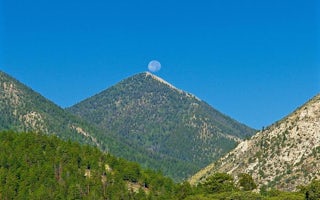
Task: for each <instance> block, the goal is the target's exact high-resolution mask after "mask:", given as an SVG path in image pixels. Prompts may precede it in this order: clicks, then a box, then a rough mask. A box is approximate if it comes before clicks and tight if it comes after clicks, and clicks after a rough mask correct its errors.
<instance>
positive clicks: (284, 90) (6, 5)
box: [0, 0, 320, 129]
mask: <svg viewBox="0 0 320 200" xmlns="http://www.w3.org/2000/svg"><path fill="white" fill-rule="evenodd" d="M0 7H1V8H0V9H1V10H0V24H1V26H0V39H1V40H0V45H1V46H0V69H1V70H3V71H4V72H6V73H8V74H10V75H12V76H14V77H15V78H17V79H18V80H20V81H21V82H23V83H25V84H27V85H28V86H30V87H31V88H33V89H34V90H36V91H38V92H39V93H41V94H43V95H44V96H45V97H47V98H48V99H50V100H52V101H54V102H55V103H57V104H58V105H60V106H62V107H67V106H71V105H73V104H75V103H77V102H79V101H81V100H83V99H85V98H87V97H90V96H92V95H94V94H96V93H98V92H100V91H101V90H103V89H106V88H108V87H110V86H111V85H113V84H115V83H117V82H118V81H120V80H122V79H124V78H126V77H128V76H131V75H134V74H136V73H139V72H143V71H147V65H148V62H149V61H150V60H153V59H156V60H158V61H160V62H161V64H162V68H161V70H160V71H159V72H157V73H156V75H158V76H160V77H162V78H163V79H165V80H167V81H168V82H170V83H172V84H173V85H175V86H176V87H178V88H181V89H183V90H186V91H188V92H191V93H193V94H195V95H196V96H198V97H199V98H201V99H203V100H205V101H206V102H208V103H209V104H210V105H212V106H213V107H215V108H216V109H218V110H220V111H221V112H223V113H225V114H227V115H229V116H231V117H233V118H235V119H237V120H238V121H240V122H243V123H245V124H247V125H249V126H251V127H254V128H258V129H260V128H261V127H262V126H267V125H269V124H271V123H273V122H275V121H276V120H279V119H280V118H282V117H284V116H285V115H287V114H289V113H290V112H291V111H293V110H294V109H295V108H297V107H298V106H300V105H301V104H302V103H304V102H305V101H307V100H308V99H310V98H311V97H313V96H314V95H316V94H317V93H319V91H320V58H319V55H320V51H319V46H320V41H319V35H320V31H319V29H320V28H319V27H320V25H319V24H320V17H319V12H320V11H319V10H320V5H319V3H317V0H280V1H279V0H268V1H257V0H233V1H231V0H198V1H191V0H190V1H185V0H184V1H182V0H177V1H174V0H161V1H155V0H135V1H133V0H107V1H106V0H90V1H88V0H87V1H84V0H28V1H27V0H2V1H1V3H0Z"/></svg>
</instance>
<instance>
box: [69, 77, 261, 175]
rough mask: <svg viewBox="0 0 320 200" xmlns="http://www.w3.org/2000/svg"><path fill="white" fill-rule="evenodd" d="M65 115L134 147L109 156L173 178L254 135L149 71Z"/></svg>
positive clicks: (189, 172)
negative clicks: (86, 123)
mask: <svg viewBox="0 0 320 200" xmlns="http://www.w3.org/2000/svg"><path fill="white" fill-rule="evenodd" d="M67 111H69V112H70V113H72V114H75V115H77V116H79V117H81V118H82V119H84V120H86V121H88V122H90V123H92V124H94V125H96V126H97V127H99V128H101V129H103V130H104V132H105V134H104V135H106V136H112V138H116V139H117V140H119V141H122V142H123V143H125V144H127V146H130V147H133V148H134V149H135V151H133V152H125V154H123V153H119V152H116V151H114V150H113V149H111V148H110V149H109V150H110V152H112V153H114V154H115V155H117V156H121V157H124V158H126V159H128V160H132V161H137V162H139V163H141V164H142V165H143V166H145V167H150V168H153V169H160V170H162V171H163V172H164V173H165V174H166V175H169V176H171V177H173V178H175V180H181V179H183V178H186V177H188V176H189V175H191V174H193V173H195V172H196V171H197V170H199V169H201V168H202V167H204V166H205V165H207V164H209V162H211V161H212V160H216V159H218V158H220V157H221V156H222V155H224V154H225V153H226V152H228V151H230V150H231V149H232V148H234V147H235V146H236V144H237V143H238V142H239V141H241V140H242V139H244V138H246V137H249V136H251V135H252V134H253V133H254V132H255V131H254V130H253V129H251V128H249V127H247V126H245V125H243V124H240V123H238V122H236V121H235V120H233V119H231V118H229V117H227V116H225V115H223V114H222V113H220V112H218V111H217V110H215V109H213V108H212V107H211V106H209V105H208V104H207V103H205V102H204V101H202V100H200V99H198V98H197V97H195V96H194V95H192V94H189V93H187V92H184V91H182V90H179V89H177V88H175V87H174V86H172V85H171V84H169V83H168V82H166V81H164V80H162V79H161V78H159V77H156V76H154V75H152V74H150V73H148V72H147V73H140V74H137V75H134V76H132V77H129V78H127V79H125V80H123V81H121V82H120V83H118V84H116V85H114V86H113V87H111V88H109V89H106V90H104V91H102V92H101V93H99V94H97V95H95V96H93V97H91V98H88V99H86V100H84V101H82V102H80V103H78V104H76V105H74V106H72V107H71V108H68V109H67ZM102 138H103V137H102ZM137 154H138V155H140V156H139V157H137V156H136V157H134V156H135V155H137Z"/></svg>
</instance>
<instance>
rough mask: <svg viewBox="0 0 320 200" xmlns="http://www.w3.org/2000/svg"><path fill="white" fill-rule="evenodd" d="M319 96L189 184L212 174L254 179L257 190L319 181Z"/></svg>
mask: <svg viewBox="0 0 320 200" xmlns="http://www.w3.org/2000/svg"><path fill="white" fill-rule="evenodd" d="M319 163H320V94H317V95H316V96H315V97H313V98H312V99H310V100H309V101H308V102H306V103H305V104H303V105H302V106H300V107H299V108H297V109H296V110H295V111H293V112H292V113H291V114H289V115H288V116H286V117H284V118H283V119H281V120H279V121H277V122H275V123H274V124H272V125H270V126H268V127H266V128H265V129H263V130H261V131H260V132H258V133H257V134H256V135H254V136H252V138H251V139H249V140H246V141H243V142H241V143H240V144H239V145H238V146H237V147H236V148H235V149H234V150H232V151H231V152H229V153H228V154H227V155H226V156H224V157H222V158H221V159H219V160H218V161H217V162H213V163H212V164H210V165H208V166H207V167H205V168H204V169H203V170H201V171H199V172H198V173H196V174H195V175H194V176H193V177H192V178H191V179H190V182H191V183H192V184H195V183H197V182H199V181H203V180H205V179H206V177H208V176H210V174H212V173H215V172H228V173H229V174H232V175H234V176H235V177H237V175H239V174H240V173H249V174H251V175H252V176H253V178H254V179H255V181H256V182H257V183H258V184H259V187H260V188H270V187H276V188H278V189H281V190H287V191H294V190H296V187H297V186H299V185H305V184H309V183H310V182H311V181H312V180H313V179H315V178H320V172H319V171H318V169H319V168H320V165H319Z"/></svg>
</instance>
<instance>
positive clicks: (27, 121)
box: [0, 71, 99, 146]
mask: <svg viewBox="0 0 320 200" xmlns="http://www.w3.org/2000/svg"><path fill="white" fill-rule="evenodd" d="M0 93H1V95H0V113H1V115H0V130H15V131H24V132H29V131H34V132H41V133H45V134H53V135H57V136H59V137H60V138H63V139H72V140H75V141H79V142H81V143H88V144H92V145H97V146H99V143H98V141H97V138H95V137H94V135H93V133H92V132H93V130H94V128H93V127H92V126H90V125H89V124H88V123H86V122H84V121H83V120H81V119H79V118H77V117H75V116H73V115H71V114H70V113H68V112H66V111H65V110H63V109H62V108H60V107H59V106H57V105H55V104H54V103H53V102H51V101H49V100H48V99H46V98H44V97H43V96H41V95H40V94H38V93H37V92H35V91H33V90H32V89H30V88H28V87H27V86H25V85H24V84H22V83H20V82H19V81H17V80H15V79H14V78H12V77H10V76H9V75H7V74H5V73H4V72H1V71H0Z"/></svg>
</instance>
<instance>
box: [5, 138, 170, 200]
mask: <svg viewBox="0 0 320 200" xmlns="http://www.w3.org/2000/svg"><path fill="white" fill-rule="evenodd" d="M26 149H28V150H27V151H26ZM174 191H175V184H174V183H173V181H172V180H171V179H169V178H166V177H164V176H163V175H161V174H159V173H156V172H153V171H150V170H142V169H141V168H140V166H139V165H138V164H136V163H132V162H128V161H125V160H123V159H119V158H116V157H113V156H111V155H110V154H105V153H102V152H101V151H100V150H99V149H97V148H94V147H90V146H81V145H79V144H78V143H74V142H65V141H62V140H60V139H58V138H57V137H53V136H50V137H49V136H46V135H42V134H36V133H14V132H0V199H147V197H148V198H149V199H171V198H173V196H174V195H173V194H174Z"/></svg>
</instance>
